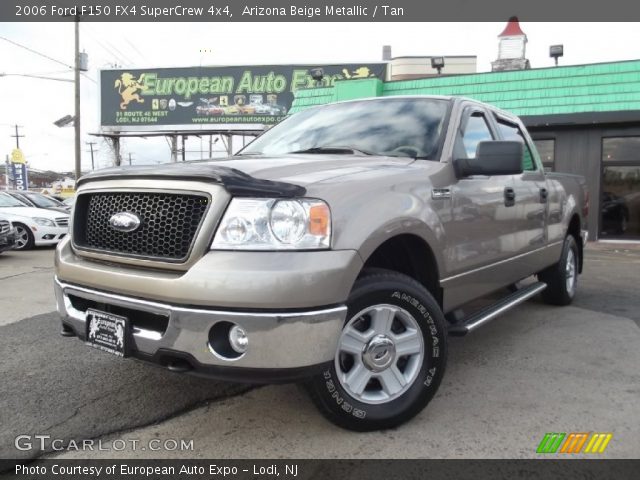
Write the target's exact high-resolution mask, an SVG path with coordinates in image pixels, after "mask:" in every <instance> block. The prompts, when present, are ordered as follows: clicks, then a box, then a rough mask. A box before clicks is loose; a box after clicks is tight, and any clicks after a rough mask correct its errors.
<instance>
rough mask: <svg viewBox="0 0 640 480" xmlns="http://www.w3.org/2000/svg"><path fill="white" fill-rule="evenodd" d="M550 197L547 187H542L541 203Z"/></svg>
mask: <svg viewBox="0 0 640 480" xmlns="http://www.w3.org/2000/svg"><path fill="white" fill-rule="evenodd" d="M548 198H549V191H548V190H547V189H546V188H541V189H540V203H547V199H548Z"/></svg>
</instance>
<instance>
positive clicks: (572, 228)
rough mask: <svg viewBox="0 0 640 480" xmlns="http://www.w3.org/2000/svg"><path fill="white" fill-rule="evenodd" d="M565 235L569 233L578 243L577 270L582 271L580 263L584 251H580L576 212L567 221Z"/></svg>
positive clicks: (580, 239) (578, 222) (580, 240)
mask: <svg viewBox="0 0 640 480" xmlns="http://www.w3.org/2000/svg"><path fill="white" fill-rule="evenodd" d="M567 235H571V236H572V237H573V238H574V239H575V241H576V245H578V272H579V273H582V263H583V258H584V252H583V251H582V249H583V245H582V236H581V235H580V217H579V216H578V214H577V213H576V214H574V215H573V217H571V221H570V222H569V228H568V230H567Z"/></svg>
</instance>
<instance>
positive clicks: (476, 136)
mask: <svg viewBox="0 0 640 480" xmlns="http://www.w3.org/2000/svg"><path fill="white" fill-rule="evenodd" d="M491 140H493V135H491V130H490V129H489V125H488V124H487V120H486V119H485V118H484V115H483V114H482V113H474V114H472V115H471V116H470V117H469V120H468V121H467V124H466V126H465V128H464V131H463V132H458V137H457V138H456V144H457V145H456V146H455V148H456V149H457V150H458V152H456V153H457V155H456V156H457V157H458V158H475V156H476V148H478V143H480V142H485V141H491Z"/></svg>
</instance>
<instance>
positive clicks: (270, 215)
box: [55, 97, 588, 430]
mask: <svg viewBox="0 0 640 480" xmlns="http://www.w3.org/2000/svg"><path fill="white" fill-rule="evenodd" d="M587 210H588V197H587V192H586V189H585V183H584V180H583V179H582V178H580V177H577V176H572V175H561V174H555V173H554V174H546V173H544V171H543V168H542V165H541V162H540V159H539V158H538V154H537V153H536V150H535V147H534V145H533V143H532V141H531V138H530V137H529V135H528V133H527V131H526V129H525V128H524V126H523V124H522V123H521V122H520V120H519V119H518V118H517V117H514V116H513V115H510V114H508V113H506V112H503V111H500V110H497V109H495V108H493V107H491V106H488V105H484V104H481V103H478V102H475V101H471V100H467V99H462V98H446V97H390V98H376V99H366V100H357V101H350V102H343V103H336V104H330V105H325V106H320V107H315V108H311V109H308V110H304V111H302V112H300V113H297V114H295V115H292V116H290V117H289V118H287V119H286V120H284V121H283V122H281V123H280V124H278V125H277V126H275V127H273V128H272V129H270V130H268V131H267V132H265V133H264V134H263V135H261V136H260V137H258V138H257V139H256V140H255V141H254V142H252V143H251V144H250V145H249V146H247V147H246V148H244V149H243V150H242V151H240V152H239V153H238V154H236V155H235V156H233V157H231V158H229V159H225V160H218V161H207V162H194V163H181V164H172V165H165V166H153V167H133V168H114V169H107V170H101V171H97V172H94V173H91V174H89V175H87V176H85V177H83V178H81V179H80V181H79V188H78V195H77V201H76V204H75V207H74V213H73V217H72V225H71V236H70V238H66V239H65V240H64V241H63V242H62V243H61V244H60V245H59V246H58V249H57V251H56V278H55V290H56V297H57V305H58V310H59V312H60V314H61V316H62V333H63V334H64V335H69V336H77V337H79V338H80V339H82V340H84V341H86V342H87V343H88V344H89V345H91V346H94V347H97V348H100V349H102V350H105V351H108V352H111V353H115V354H117V355H121V356H132V357H135V358H138V359H141V360H145V361H149V362H153V363H156V364H159V365H161V366H164V367H167V368H168V369H169V370H173V371H179V372H186V371H189V372H191V373H196V374H202V375H208V376H212V377H216V378H222V379H228V380H233V381H248V382H275V381H292V380H298V379H304V380H305V382H306V384H307V386H308V388H309V391H310V392H311V396H312V398H313V399H314V401H315V403H316V404H317V405H318V407H319V409H320V410H321V411H322V412H323V414H325V415H326V416H327V418H329V419H330V420H331V421H333V422H334V423H336V424H338V425H341V426H343V427H346V428H350V429H354V430H371V429H379V428H387V427H391V426H394V425H398V424H399V423H401V422H403V421H405V420H407V419H409V418H411V417H412V416H414V415H415V414H416V413H418V412H419V411H420V410H421V409H423V408H424V407H425V405H426V404H427V403H428V402H429V400H430V399H431V398H432V397H433V395H434V394H435V392H436V390H437V388H438V386H439V384H440V382H441V380H442V377H443V374H444V369H445V361H446V356H447V334H458V335H461V334H464V333H466V332H468V331H470V330H473V329H474V328H476V327H478V326H479V325H482V324H483V323H485V322H487V321H488V320H490V319H492V318H494V317H495V316H496V315H498V314H500V313H501V312H503V311H505V310H507V309H509V308H511V307H513V306H515V305H517V304H518V303H520V302H522V301H524V300H526V299H528V298H530V297H532V296H533V295H536V294H538V293H540V294H541V295H542V297H543V299H544V300H546V301H547V302H549V303H552V304H557V305H566V304H569V303H570V302H571V301H572V299H573V297H574V295H575V292H576V284H577V279H578V273H579V272H580V271H581V269H582V259H583V246H584V243H585V242H586V217H587ZM529 277H531V280H529V281H528V282H521V280H523V279H528V278H529ZM516 285H519V287H518V286H516ZM522 285H525V286H522ZM504 287H510V292H509V291H508V290H507V289H506V288H504ZM501 291H503V292H505V293H504V295H503V296H502V297H501V298H499V300H498V301H497V303H494V304H492V305H490V306H488V307H484V308H483V309H481V310H479V311H473V310H471V309H470V308H469V304H470V302H471V301H472V300H475V299H478V298H479V297H484V296H487V295H488V294H491V293H493V294H494V296H495V293H496V292H498V293H499V292H501ZM476 303H477V302H476ZM123 368H126V367H125V366H123Z"/></svg>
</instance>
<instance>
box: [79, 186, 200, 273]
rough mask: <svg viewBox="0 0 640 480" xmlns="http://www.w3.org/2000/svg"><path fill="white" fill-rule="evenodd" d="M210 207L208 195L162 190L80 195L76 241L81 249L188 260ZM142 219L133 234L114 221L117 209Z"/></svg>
mask: <svg viewBox="0 0 640 480" xmlns="http://www.w3.org/2000/svg"><path fill="white" fill-rule="evenodd" d="M208 206H209V198H208V196H205V195H193V194H181V193H158V192H108V193H88V194H83V195H79V196H78V200H77V201H76V206H75V218H74V223H73V225H74V227H73V230H74V231H73V241H74V244H75V245H76V246H77V247H80V248H81V249H82V248H84V249H87V250H92V251H97V252H101V253H111V254H115V255H124V256H134V257H143V258H151V259H157V260H164V261H182V260H186V258H187V256H188V255H189V252H190V250H191V245H192V244H193V241H194V239H195V237H196V234H197V232H198V229H199V228H200V225H201V223H202V220H203V219H204V216H205V213H206V211H207V208H208ZM122 212H128V213H133V214H135V215H136V216H137V217H138V218H139V219H140V227H138V228H137V229H135V230H134V231H132V232H122V231H118V230H115V229H114V228H113V227H112V226H111V225H110V223H109V220H110V219H111V217H112V216H113V215H114V214H116V213H122Z"/></svg>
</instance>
